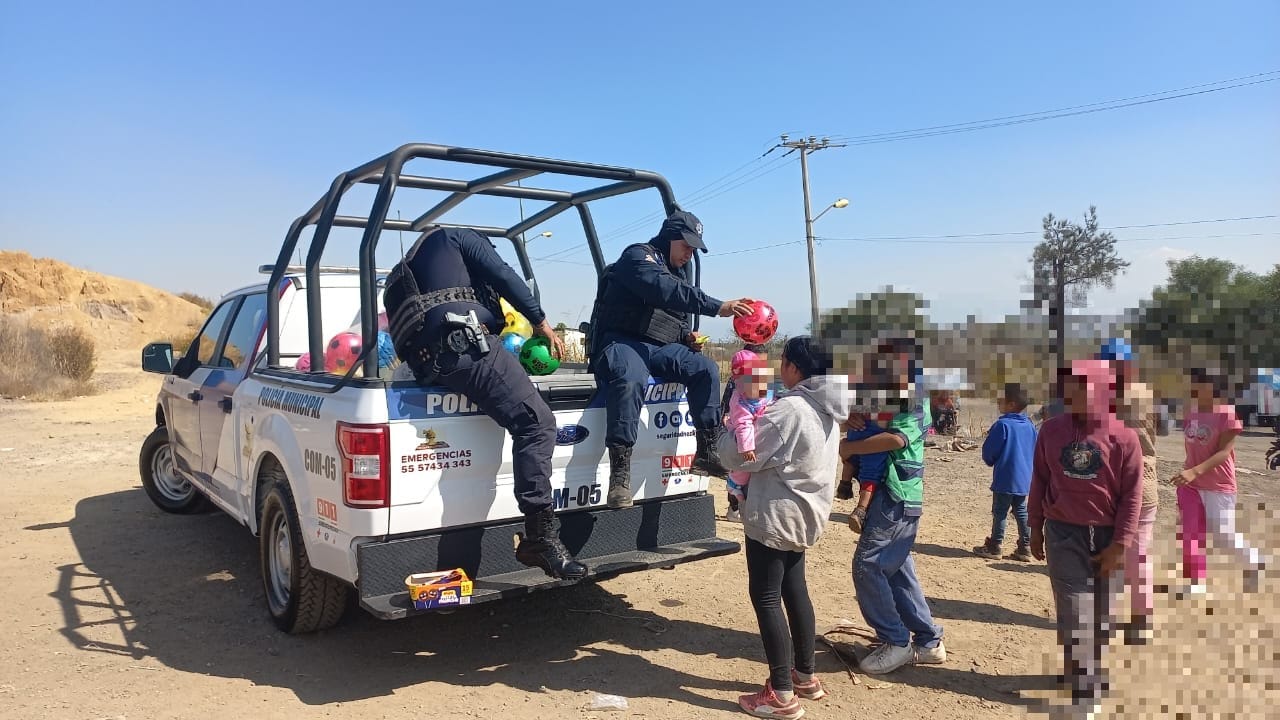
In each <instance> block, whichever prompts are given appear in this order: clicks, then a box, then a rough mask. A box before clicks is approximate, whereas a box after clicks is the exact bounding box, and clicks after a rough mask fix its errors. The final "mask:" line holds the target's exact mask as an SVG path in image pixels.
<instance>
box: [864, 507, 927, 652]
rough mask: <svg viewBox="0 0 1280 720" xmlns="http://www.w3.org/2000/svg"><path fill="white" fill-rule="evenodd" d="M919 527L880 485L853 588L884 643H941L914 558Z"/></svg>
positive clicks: (866, 524)
mask: <svg viewBox="0 0 1280 720" xmlns="http://www.w3.org/2000/svg"><path fill="white" fill-rule="evenodd" d="M919 524H920V518H919V517H909V516H907V515H906V514H905V513H904V511H903V504H902V503H901V502H897V501H895V500H893V499H892V498H891V497H889V491H888V490H887V489H885V487H884V486H883V485H882V486H880V487H878V488H876V493H875V495H873V496H872V497H871V505H870V507H868V508H867V520H866V522H865V523H864V524H863V528H862V535H861V536H860V537H859V538H858V549H857V550H855V551H854V553H853V587H854V590H855V592H857V595H858V607H859V609H861V610H862V617H863V619H864V620H866V621H867V624H868V625H870V626H871V628H872V629H873V630H875V631H876V636H877V637H878V638H879V639H880V640H881V641H883V642H887V643H890V644H893V645H897V646H898V647H905V646H907V645H908V644H910V643H911V641H912V636H913V635H914V636H915V638H914V640H915V644H916V645H919V646H921V647H936V646H937V645H938V643H939V642H941V641H942V628H941V627H939V626H938V625H935V624H934V623H933V614H932V613H931V612H930V611H929V603H928V602H927V601H926V600H925V598H924V591H922V590H921V589H920V581H919V580H918V579H916V566H915V563H914V562H913V561H912V560H911V546H912V545H914V544H915V541H916V529H917V527H918V526H919Z"/></svg>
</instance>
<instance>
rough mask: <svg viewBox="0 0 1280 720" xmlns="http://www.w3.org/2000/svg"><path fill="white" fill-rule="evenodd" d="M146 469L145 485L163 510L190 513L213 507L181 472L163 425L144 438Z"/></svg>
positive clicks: (142, 464)
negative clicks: (175, 462)
mask: <svg viewBox="0 0 1280 720" xmlns="http://www.w3.org/2000/svg"><path fill="white" fill-rule="evenodd" d="M138 469H139V471H140V472H141V473H142V489H143V490H146V491H147V497H149V498H151V502H153V503H155V504H156V507H158V508H160V509H161V510H163V511H165V512H168V513H174V514H176V515H190V514H193V513H198V512H203V511H205V510H207V509H208V508H209V501H208V499H206V498H205V496H204V495H202V494H201V493H200V491H199V490H197V489H196V488H195V486H194V485H192V484H191V483H190V482H188V481H187V479H186V478H184V477H182V476H181V475H179V474H178V468H177V467H176V465H175V464H174V460H173V446H172V445H170V444H169V429H168V428H166V427H165V426H163V425H161V426H159V427H157V428H156V429H155V430H152V431H151V434H150V435H148V436H147V439H146V440H144V441H142V452H141V454H140V455H139V457H138Z"/></svg>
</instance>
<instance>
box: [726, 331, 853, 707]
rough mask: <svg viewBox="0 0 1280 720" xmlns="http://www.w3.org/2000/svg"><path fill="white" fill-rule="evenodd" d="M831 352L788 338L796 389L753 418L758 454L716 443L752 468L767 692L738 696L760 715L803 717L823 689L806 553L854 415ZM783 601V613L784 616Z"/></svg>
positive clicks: (787, 361)
mask: <svg viewBox="0 0 1280 720" xmlns="http://www.w3.org/2000/svg"><path fill="white" fill-rule="evenodd" d="M831 364H832V363H831V355H830V354H829V353H828V352H827V351H826V350H825V349H823V348H822V347H821V346H820V345H819V344H818V342H817V341H816V340H814V339H812V338H809V337H805V336H801V337H795V338H791V340H789V341H787V344H786V347H784V348H783V351H782V367H781V368H780V372H779V375H780V376H781V379H782V382H783V384H784V385H786V386H787V388H788V389H789V391H790V392H788V393H787V394H785V395H783V396H782V397H781V398H779V399H778V400H777V402H775V403H774V404H773V405H771V406H770V407H769V409H768V410H766V411H765V412H764V414H763V415H761V416H760V418H759V419H758V420H757V421H756V449H755V460H753V461H751V462H745V461H744V459H743V456H742V455H741V454H739V453H738V449H737V447H736V446H735V445H734V439H733V436H732V435H729V434H725V435H723V436H722V437H721V440H720V448H719V449H720V457H721V458H722V460H723V462H724V464H725V466H726V467H728V468H729V469H731V470H742V471H745V472H749V473H751V485H750V490H749V491H748V492H747V496H746V498H745V499H744V500H743V501H742V503H741V509H742V525H743V529H744V531H745V533H746V536H747V541H746V556H747V577H748V581H747V582H748V592H749V594H750V596H751V604H752V606H754V607H755V611H756V620H757V621H758V622H759V624H760V635H761V638H762V639H763V641H764V652H765V656H766V657H767V658H768V661H769V680H768V682H767V683H765V686H764V690H762V691H760V692H758V693H755V694H753V695H744V696H742V697H741V698H739V700H738V704H739V705H741V706H742V709H743V710H745V711H747V712H748V713H750V714H751V715H755V716H756V717H780V718H798V717H800V716H802V715H804V708H803V707H801V705H800V702H799V700H798V699H797V698H805V699H807V700H817V699H819V698H821V697H823V696H824V695H826V692H825V691H824V690H823V689H822V684H821V683H819V682H818V679H817V678H816V677H814V676H813V669H814V634H815V632H816V630H815V621H814V615H813V603H812V602H811V601H810V600H809V588H808V585H807V584H806V583H805V577H804V551H805V549H806V548H809V547H811V546H812V545H813V544H814V543H816V542H817V541H818V537H819V536H821V535H822V531H823V529H824V528H825V527H826V524H827V517H828V516H829V515H830V514H831V501H832V498H833V496H834V495H835V477H836V469H837V468H836V463H837V460H838V457H839V453H838V449H839V446H840V421H841V420H843V419H844V418H845V417H846V416H847V415H848V407H849V405H848V398H847V395H848V393H847V382H846V380H845V377H844V376H843V375H839V374H829V373H830V370H831ZM783 606H785V607H786V613H785V614H784V613H783Z"/></svg>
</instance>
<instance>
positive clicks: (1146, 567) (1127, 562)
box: [1124, 506, 1157, 616]
mask: <svg viewBox="0 0 1280 720" xmlns="http://www.w3.org/2000/svg"><path fill="white" fill-rule="evenodd" d="M1156 509H1157V508H1156V507H1154V506H1152V507H1144V508H1142V514H1141V515H1139V516H1138V536H1137V537H1136V538H1134V542H1133V543H1132V544H1131V545H1129V549H1128V550H1126V551H1125V556H1124V574H1125V580H1126V581H1127V582H1128V585H1129V609H1130V611H1132V613H1133V615H1135V616H1138V615H1150V614H1151V611H1152V609H1153V608H1154V607H1155V605H1154V595H1155V594H1154V592H1153V591H1152V588H1151V581H1152V575H1151V531H1152V530H1153V529H1154V528H1155V524H1156Z"/></svg>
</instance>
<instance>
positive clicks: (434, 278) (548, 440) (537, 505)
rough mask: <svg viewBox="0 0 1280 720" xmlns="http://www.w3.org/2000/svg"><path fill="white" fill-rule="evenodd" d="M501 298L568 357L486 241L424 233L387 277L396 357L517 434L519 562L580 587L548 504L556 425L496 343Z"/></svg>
mask: <svg viewBox="0 0 1280 720" xmlns="http://www.w3.org/2000/svg"><path fill="white" fill-rule="evenodd" d="M499 294H501V296H502V297H504V298H506V299H507V301H508V302H510V303H511V304H512V305H513V306H514V307H515V308H516V309H517V310H519V311H520V312H521V313H523V314H524V316H525V317H526V318H528V319H529V322H530V323H531V324H532V325H533V326H534V332H535V333H536V334H538V335H542V336H543V337H546V338H547V339H548V340H550V341H551V344H552V348H553V353H554V355H555V356H556V357H557V358H559V357H562V356H563V355H564V343H563V342H562V341H561V340H560V337H559V336H558V335H556V334H555V332H554V331H553V330H552V329H551V325H550V324H549V323H548V322H547V316H546V313H544V312H543V311H542V308H541V306H539V304H538V301H537V300H536V299H535V298H534V297H533V293H531V292H530V291H529V287H528V286H527V285H525V283H524V281H523V280H521V279H520V276H519V275H517V274H516V273H515V271H514V270H512V269H511V268H510V266H508V265H507V264H506V263H505V262H503V261H502V258H500V257H499V256H498V253H497V251H496V250H495V249H494V247H493V245H492V244H490V242H489V239H488V238H486V237H484V236H483V235H481V234H480V233H479V232H477V231H475V230H472V229H469V228H438V229H436V230H432V231H429V232H427V233H425V234H424V235H423V236H422V237H421V238H420V239H419V240H418V241H417V242H416V243H414V245H413V248H412V249H410V250H409V252H408V254H407V255H405V257H404V259H403V260H401V261H400V262H399V263H397V264H396V266H395V267H394V268H392V270H391V273H390V274H389V275H388V276H387V286H386V291H385V292H384V294H383V303H384V305H385V306H386V309H387V317H388V319H389V323H390V332H391V337H392V339H393V340H394V341H395V347H396V353H397V354H398V355H399V356H400V357H401V359H403V360H404V361H405V364H407V365H408V366H409V368H410V369H411V370H412V371H413V375H414V377H415V378H416V379H417V381H418V382H419V383H422V384H427V383H434V384H439V385H443V386H445V387H447V388H449V389H450V390H453V391H454V392H458V393H461V394H463V395H465V396H466V397H467V398H468V399H469V400H471V402H473V403H475V404H476V405H477V406H478V407H479V408H480V410H481V411H482V412H484V414H486V415H488V416H489V417H491V418H493V420H494V422H496V423H497V424H498V425H500V426H501V427H502V428H503V429H505V430H507V431H508V432H510V433H511V439H512V441H513V445H514V452H513V458H512V465H513V469H514V475H515V483H514V490H515V496H516V503H517V504H518V506H519V508H520V512H522V513H524V518H525V519H524V528H525V534H524V536H523V537H522V538H521V540H520V544H519V545H518V546H517V547H516V559H518V560H519V561H520V562H521V563H524V564H525V565H529V566H533V567H539V568H542V569H543V570H544V571H545V572H546V573H547V574H548V575H550V576H552V577H555V578H565V579H570V580H574V579H579V578H582V577H584V576H585V575H586V574H587V568H586V566H585V565H583V564H582V563H580V562H578V561H577V560H575V559H574V557H573V556H572V555H571V554H570V553H569V551H568V549H567V548H565V546H564V544H563V543H562V542H561V541H560V535H559V531H558V530H557V528H556V521H555V515H554V513H553V510H552V505H551V483H550V480H551V453H552V452H553V451H554V450H555V444H556V421H555V416H554V415H553V414H552V412H551V408H549V407H547V404H546V401H544V400H543V399H542V396H541V395H539V394H538V392H537V389H536V388H534V386H533V383H532V382H531V381H530V380H529V376H528V375H526V374H525V371H524V369H523V368H521V366H520V363H519V361H518V360H517V359H516V356H515V355H514V354H513V353H509V352H504V351H503V350H502V346H501V344H500V343H499V341H498V339H497V337H496V334H497V333H498V332H500V331H501V329H502V327H503V324H504V319H503V314H502V311H501V309H500V306H499V304H498V297H499Z"/></svg>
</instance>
